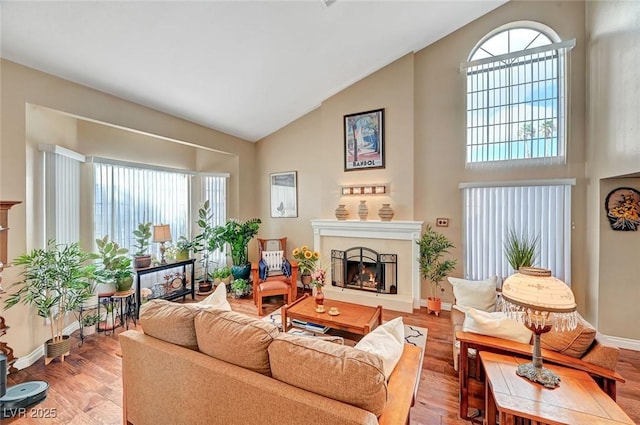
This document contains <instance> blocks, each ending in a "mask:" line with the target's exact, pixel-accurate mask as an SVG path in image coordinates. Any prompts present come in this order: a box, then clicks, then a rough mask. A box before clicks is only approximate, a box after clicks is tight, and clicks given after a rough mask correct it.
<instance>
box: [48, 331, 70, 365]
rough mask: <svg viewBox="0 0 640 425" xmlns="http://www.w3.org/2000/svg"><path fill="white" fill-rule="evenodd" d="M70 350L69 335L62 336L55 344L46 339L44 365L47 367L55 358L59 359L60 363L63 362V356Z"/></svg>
mask: <svg viewBox="0 0 640 425" xmlns="http://www.w3.org/2000/svg"><path fill="white" fill-rule="evenodd" d="M70 349H71V341H70V340H69V335H63V336H62V340H60V341H57V342H53V340H52V339H48V340H47V341H46V342H45V343H44V357H45V358H44V364H45V365H48V364H49V363H51V360H53V359H55V358H56V357H60V361H64V356H68V355H69V350H70Z"/></svg>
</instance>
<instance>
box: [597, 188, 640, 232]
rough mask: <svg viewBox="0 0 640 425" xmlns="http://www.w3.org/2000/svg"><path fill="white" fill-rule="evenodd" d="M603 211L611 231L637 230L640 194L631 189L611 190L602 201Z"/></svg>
mask: <svg viewBox="0 0 640 425" xmlns="http://www.w3.org/2000/svg"><path fill="white" fill-rule="evenodd" d="M604 209H605V210H606V211H607V218H608V219H609V224H610V225H611V228H612V229H613V230H623V231H630V230H638V226H640V192H639V191H638V190H637V189H633V188H631V187H619V188H617V189H614V190H612V191H611V192H609V194H608V195H607V199H605V201H604Z"/></svg>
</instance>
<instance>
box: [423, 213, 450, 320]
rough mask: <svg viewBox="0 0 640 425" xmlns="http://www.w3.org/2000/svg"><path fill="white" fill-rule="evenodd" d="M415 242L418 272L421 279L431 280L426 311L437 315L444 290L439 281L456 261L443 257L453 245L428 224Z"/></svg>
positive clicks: (440, 307)
mask: <svg viewBox="0 0 640 425" xmlns="http://www.w3.org/2000/svg"><path fill="white" fill-rule="evenodd" d="M416 243H417V244H418V245H419V246H420V257H419V261H420V274H421V275H422V278H423V279H427V280H428V281H429V282H431V287H430V293H431V296H429V297H428V298H427V313H431V312H433V313H435V315H436V316H439V315H440V310H441V309H442V299H441V298H440V296H439V295H440V294H441V293H442V292H444V288H443V287H442V285H441V284H440V282H442V280H443V279H444V278H445V277H446V276H447V275H448V274H449V272H451V271H453V269H454V268H455V266H456V263H457V261H456V260H452V259H447V260H444V259H443V257H444V255H445V254H449V249H450V248H455V247H454V246H453V244H452V243H451V241H450V240H449V239H447V237H446V236H445V235H443V234H441V233H438V232H436V231H435V230H433V229H432V228H431V226H430V225H427V228H426V230H425V232H424V233H423V234H422V236H421V237H420V240H419V241H416Z"/></svg>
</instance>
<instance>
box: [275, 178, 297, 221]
mask: <svg viewBox="0 0 640 425" xmlns="http://www.w3.org/2000/svg"><path fill="white" fill-rule="evenodd" d="M270 180H271V217H273V218H283V217H297V216H298V178H297V172H296V171H288V172H286V173H272V174H271V175H270Z"/></svg>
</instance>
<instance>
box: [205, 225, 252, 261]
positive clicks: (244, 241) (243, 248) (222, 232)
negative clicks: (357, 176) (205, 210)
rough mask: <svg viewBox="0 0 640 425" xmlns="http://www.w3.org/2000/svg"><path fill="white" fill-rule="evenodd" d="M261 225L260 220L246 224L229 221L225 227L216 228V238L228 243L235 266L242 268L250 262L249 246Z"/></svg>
mask: <svg viewBox="0 0 640 425" xmlns="http://www.w3.org/2000/svg"><path fill="white" fill-rule="evenodd" d="M261 223H262V221H261V220H260V219H259V218H252V219H250V220H247V221H245V222H244V223H243V222H241V221H239V220H229V221H227V223H226V224H225V225H223V226H218V227H216V228H214V238H215V239H216V240H217V241H221V242H226V243H228V244H229V246H230V247H231V260H232V261H233V264H234V265H236V266H241V265H244V264H247V263H248V262H249V260H248V254H247V246H248V245H249V242H250V241H251V239H253V237H254V236H255V235H257V234H258V230H259V229H260V224H261Z"/></svg>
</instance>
